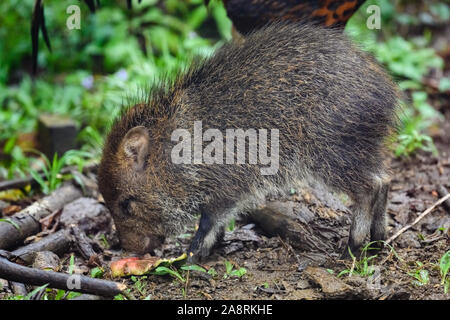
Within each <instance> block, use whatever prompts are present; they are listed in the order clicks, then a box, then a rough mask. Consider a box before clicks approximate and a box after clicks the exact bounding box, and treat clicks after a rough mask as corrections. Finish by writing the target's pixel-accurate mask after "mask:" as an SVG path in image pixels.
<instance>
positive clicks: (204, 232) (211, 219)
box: [188, 209, 224, 263]
mask: <svg viewBox="0 0 450 320" xmlns="http://www.w3.org/2000/svg"><path fill="white" fill-rule="evenodd" d="M223 229H224V228H223V224H222V222H221V221H220V220H219V219H217V215H215V214H214V213H213V212H210V211H208V210H206V209H202V210H201V217H200V223H199V226H198V230H197V232H196V233H195V236H194V238H193V239H192V242H191V245H190V247H189V251H188V262H189V263H195V262H198V261H200V260H201V259H202V258H205V257H207V256H209V254H210V253H211V249H212V248H213V247H214V245H215V243H216V241H217V239H218V238H219V237H220V236H221V235H223Z"/></svg>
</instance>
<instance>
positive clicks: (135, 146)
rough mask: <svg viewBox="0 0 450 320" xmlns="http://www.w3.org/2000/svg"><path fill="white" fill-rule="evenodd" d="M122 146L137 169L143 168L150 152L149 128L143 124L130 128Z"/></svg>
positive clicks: (127, 157)
mask: <svg viewBox="0 0 450 320" xmlns="http://www.w3.org/2000/svg"><path fill="white" fill-rule="evenodd" d="M122 148H123V153H124V155H125V157H126V159H127V160H128V161H130V162H131V163H132V164H133V165H134V168H135V169H136V171H140V170H143V169H144V168H145V161H146V159H147V157H148V154H149V152H150V137H149V135H148V132H147V129H146V128H145V127H143V126H138V127H134V128H132V129H130V130H129V131H128V132H127V134H126V135H125V137H124V138H123V142H122Z"/></svg>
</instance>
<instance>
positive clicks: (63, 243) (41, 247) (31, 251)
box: [12, 229, 72, 264]
mask: <svg viewBox="0 0 450 320" xmlns="http://www.w3.org/2000/svg"><path fill="white" fill-rule="evenodd" d="M71 242H72V238H71V236H70V232H69V231H68V230H64V229H63V230H59V231H57V232H55V233H52V234H50V235H48V236H46V237H44V238H42V240H39V241H36V242H33V243H30V244H29V245H27V246H24V247H21V248H19V249H17V250H14V251H13V252H12V254H14V255H15V256H17V257H18V258H20V259H21V260H22V261H24V262H25V263H26V264H31V263H32V262H33V260H34V257H35V255H36V253H37V252H39V251H51V252H53V253H56V254H57V255H61V254H63V253H65V252H67V251H68V250H69V249H70V246H71Z"/></svg>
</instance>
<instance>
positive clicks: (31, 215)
mask: <svg viewBox="0 0 450 320" xmlns="http://www.w3.org/2000/svg"><path fill="white" fill-rule="evenodd" d="M81 196H82V194H81V191H80V190H79V189H78V188H76V187H74V186H73V185H66V186H63V187H61V188H59V189H57V190H55V191H54V192H53V193H52V194H50V195H49V196H47V197H45V198H43V199H41V200H39V201H37V202H35V203H33V204H32V205H30V206H29V207H27V208H25V209H23V210H21V211H20V212H18V213H16V214H14V215H13V216H11V217H10V220H11V223H9V222H0V249H11V248H13V247H15V246H18V245H20V244H21V243H22V242H23V240H24V239H25V238H26V237H28V236H30V235H33V234H36V233H37V232H39V229H40V223H39V220H41V219H42V218H44V217H45V216H47V215H49V214H51V213H53V212H55V211H56V210H59V209H61V208H62V207H63V206H64V205H65V204H67V203H69V202H71V201H73V200H75V199H77V198H79V197H81Z"/></svg>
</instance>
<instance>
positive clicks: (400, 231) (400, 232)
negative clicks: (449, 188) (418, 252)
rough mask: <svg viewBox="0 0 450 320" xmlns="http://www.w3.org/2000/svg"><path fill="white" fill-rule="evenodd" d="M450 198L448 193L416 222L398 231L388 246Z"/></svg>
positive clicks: (388, 242)
mask: <svg viewBox="0 0 450 320" xmlns="http://www.w3.org/2000/svg"><path fill="white" fill-rule="evenodd" d="M449 198H450V193H447V194H446V195H445V196H444V197H442V198H440V199H439V200H438V201H436V202H435V203H434V204H433V205H432V206H431V207H429V208H428V209H427V210H425V211H424V212H422V213H421V214H420V215H419V216H418V217H417V218H416V220H414V221H413V222H412V223H410V224H408V225H406V226H404V227H403V228H401V229H400V230H398V231H397V232H396V233H395V234H394V235H393V236H392V237H390V238H389V239H388V240H387V241H386V244H390V243H391V242H392V241H394V240H395V239H397V238H398V236H399V235H401V234H402V233H403V232H405V231H406V230H408V229H410V228H411V227H413V226H414V225H415V224H417V223H418V222H419V221H420V220H422V219H423V218H424V217H425V216H426V215H427V214H429V213H430V212H431V211H433V209H434V208H436V207H437V206H438V205H440V204H441V203H443V202H445V201H446V200H447V199H449Z"/></svg>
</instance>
